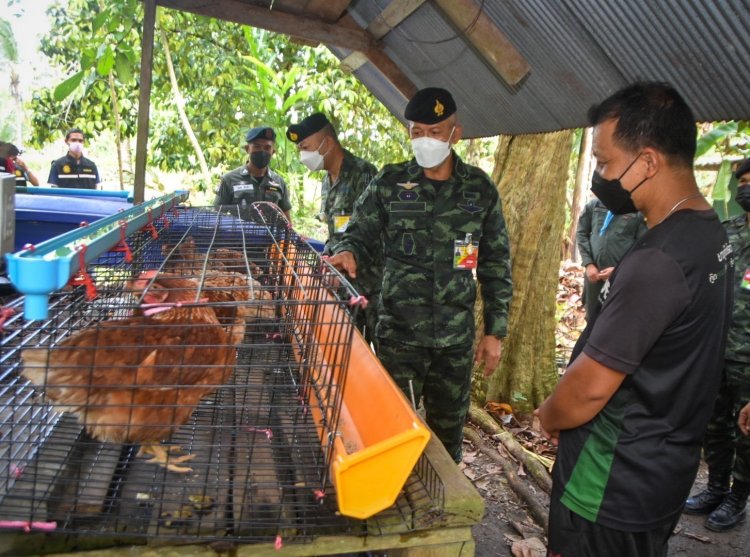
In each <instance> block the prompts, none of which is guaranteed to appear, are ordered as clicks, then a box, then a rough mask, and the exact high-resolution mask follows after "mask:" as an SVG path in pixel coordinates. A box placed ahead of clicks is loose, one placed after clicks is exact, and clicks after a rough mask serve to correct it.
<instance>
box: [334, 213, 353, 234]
mask: <svg viewBox="0 0 750 557" xmlns="http://www.w3.org/2000/svg"><path fill="white" fill-rule="evenodd" d="M350 218H351V215H335V216H334V217H333V231H334V232H336V233H339V234H343V233H344V232H346V227H347V226H349V219H350Z"/></svg>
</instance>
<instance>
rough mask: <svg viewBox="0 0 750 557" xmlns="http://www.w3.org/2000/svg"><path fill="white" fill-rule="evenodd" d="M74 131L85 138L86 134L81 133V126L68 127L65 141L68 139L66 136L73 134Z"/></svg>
mask: <svg viewBox="0 0 750 557" xmlns="http://www.w3.org/2000/svg"><path fill="white" fill-rule="evenodd" d="M74 133H80V134H81V135H82V136H83V138H84V139H86V134H85V133H83V130H82V129H81V128H70V129H69V130H68V131H67V133H66V134H65V141H67V140H68V138H69V137H70V136H71V135H72V134H74Z"/></svg>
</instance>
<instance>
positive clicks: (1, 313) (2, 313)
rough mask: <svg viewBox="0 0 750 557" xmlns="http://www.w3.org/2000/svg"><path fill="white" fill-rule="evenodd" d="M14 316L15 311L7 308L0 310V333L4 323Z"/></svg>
mask: <svg viewBox="0 0 750 557" xmlns="http://www.w3.org/2000/svg"><path fill="white" fill-rule="evenodd" d="M15 314H16V310H14V309H13V308H9V307H2V308H0V333H2V332H3V327H5V322H6V321H7V320H8V319H10V318H11V317H13V316H14V315H15Z"/></svg>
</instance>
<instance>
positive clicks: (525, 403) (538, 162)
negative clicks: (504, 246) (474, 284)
mask: <svg viewBox="0 0 750 557" xmlns="http://www.w3.org/2000/svg"><path fill="white" fill-rule="evenodd" d="M572 137H573V132H572V131H562V132H555V133H547V134H536V135H523V136H513V137H501V138H500V141H499V142H498V147H497V151H496V152H495V170H494V172H493V176H492V177H493V179H494V181H495V183H496V184H497V185H498V190H499V191H500V196H501V198H502V200H503V213H504V215H505V222H506V225H507V227H508V234H509V236H510V249H511V259H512V264H513V301H512V303H511V308H510V317H509V324H508V325H509V326H508V336H507V337H506V339H505V341H504V342H503V355H502V359H501V362H500V365H499V367H498V369H497V370H496V371H495V373H494V374H493V375H492V377H490V378H489V380H488V383H487V399H488V400H498V401H503V402H508V403H510V404H511V405H512V406H513V407H514V409H516V410H520V411H530V410H532V409H533V408H535V407H537V406H538V405H539V404H541V403H542V401H544V399H545V398H546V397H547V395H549V393H550V392H552V389H553V388H554V386H555V384H556V383H557V369H556V367H555V306H556V302H555V301H556V294H557V282H558V275H559V266H560V242H561V240H562V237H563V234H564V228H565V189H566V187H565V184H566V177H567V173H568V164H569V162H570V150H571V141H572ZM480 303H481V302H480ZM479 309H480V311H479V315H480V316H481V308H479ZM477 326H478V331H482V327H483V324H482V323H481V319H480V320H479V322H478V324H477Z"/></svg>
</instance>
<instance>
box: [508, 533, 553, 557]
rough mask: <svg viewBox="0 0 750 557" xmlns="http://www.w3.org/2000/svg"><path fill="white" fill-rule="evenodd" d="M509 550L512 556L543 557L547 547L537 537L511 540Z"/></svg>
mask: <svg viewBox="0 0 750 557" xmlns="http://www.w3.org/2000/svg"><path fill="white" fill-rule="evenodd" d="M510 551H511V553H513V556H514V557H544V556H545V555H547V547H546V546H545V545H544V544H543V543H542V540H540V539H539V538H528V539H526V540H519V541H517V542H513V545H512V546H511V547H510Z"/></svg>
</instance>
